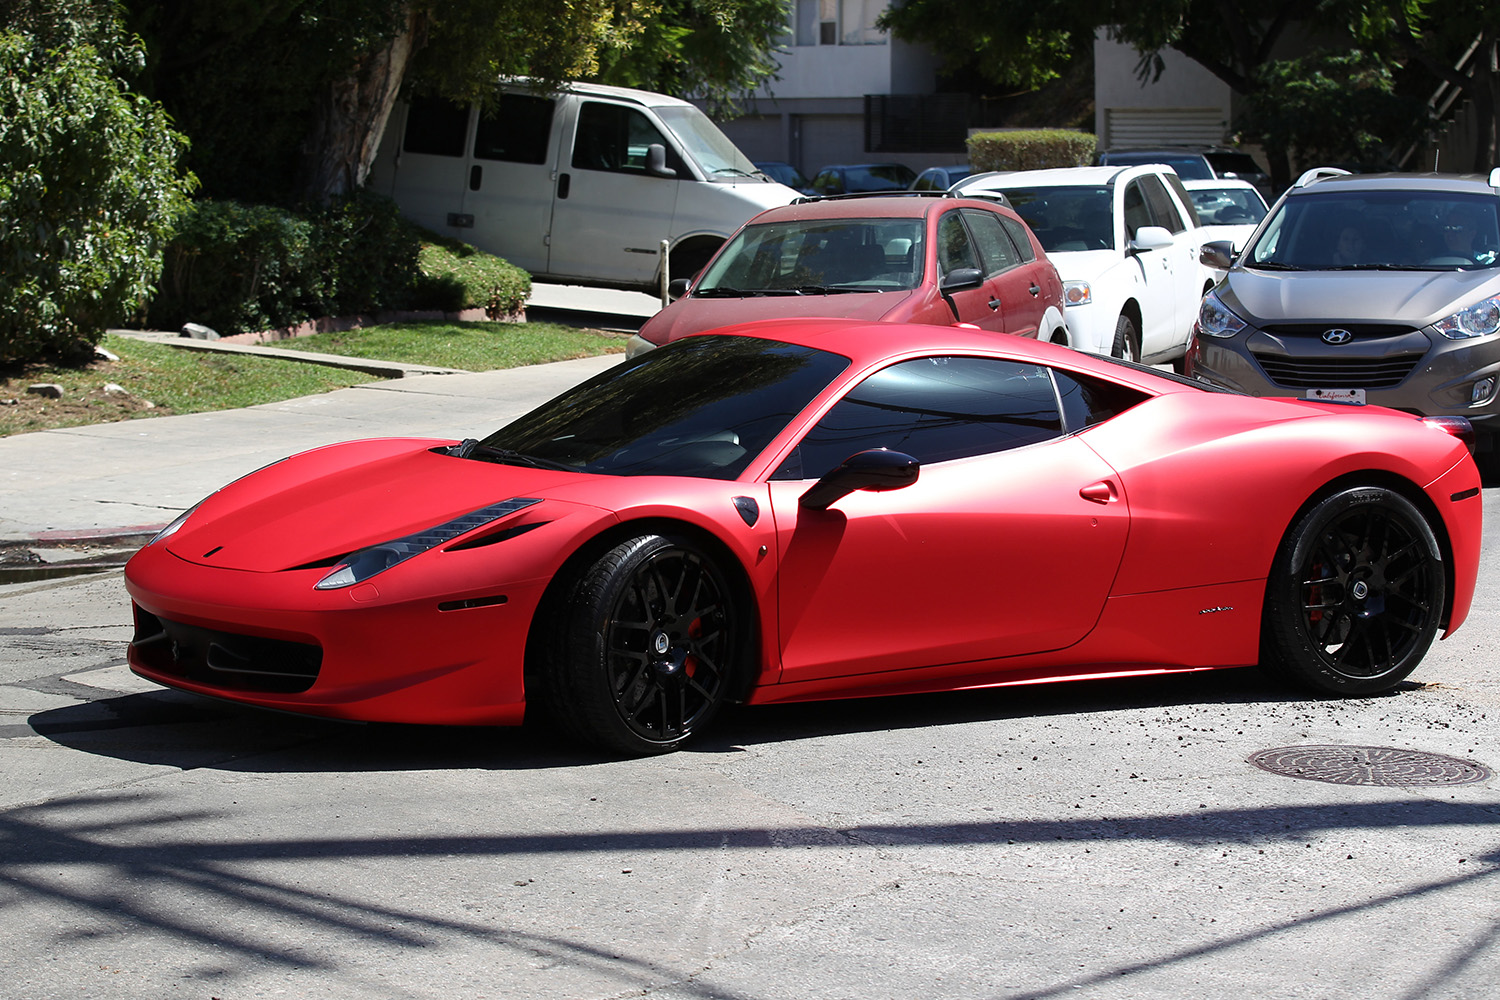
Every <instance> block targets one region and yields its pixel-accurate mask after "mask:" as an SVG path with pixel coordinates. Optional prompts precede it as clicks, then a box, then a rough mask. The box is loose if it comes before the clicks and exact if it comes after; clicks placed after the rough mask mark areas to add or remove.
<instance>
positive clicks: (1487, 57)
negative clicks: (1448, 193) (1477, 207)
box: [1469, 32, 1500, 174]
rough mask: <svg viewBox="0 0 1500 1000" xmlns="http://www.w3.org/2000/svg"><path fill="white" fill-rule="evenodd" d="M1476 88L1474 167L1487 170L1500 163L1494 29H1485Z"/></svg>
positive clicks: (1499, 74) (1498, 45) (1499, 75)
mask: <svg viewBox="0 0 1500 1000" xmlns="http://www.w3.org/2000/svg"><path fill="white" fill-rule="evenodd" d="M1474 55H1475V60H1476V61H1475V64H1474V73H1473V77H1472V79H1473V81H1474V84H1473V91H1472V92H1471V93H1470V95H1469V99H1470V100H1471V101H1472V102H1473V108H1474V117H1475V122H1476V124H1477V125H1478V131H1479V134H1478V136H1477V137H1476V139H1477V141H1476V142H1475V143H1474V163H1473V166H1472V167H1471V168H1470V169H1472V170H1473V171H1474V172H1475V173H1478V174H1487V173H1489V172H1490V170H1491V169H1493V168H1494V167H1496V166H1500V150H1497V149H1496V146H1497V143H1496V141H1495V140H1496V130H1497V124H1500V123H1497V118H1500V41H1497V40H1496V39H1495V38H1494V37H1493V36H1492V35H1491V33H1490V32H1485V38H1484V48H1483V49H1481V50H1480V51H1479V52H1476V53H1475V54H1474Z"/></svg>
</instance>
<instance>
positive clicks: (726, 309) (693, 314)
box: [641, 289, 921, 344]
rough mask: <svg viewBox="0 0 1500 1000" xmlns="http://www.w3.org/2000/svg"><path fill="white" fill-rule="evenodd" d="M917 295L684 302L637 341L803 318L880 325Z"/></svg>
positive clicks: (659, 318)
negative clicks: (773, 320) (848, 320)
mask: <svg viewBox="0 0 1500 1000" xmlns="http://www.w3.org/2000/svg"><path fill="white" fill-rule="evenodd" d="M920 294H921V291H920V289H909V290H906V291H895V292H840V293H838V294H834V295H761V296H749V297H746V298H742V299H721V298H697V297H695V296H691V295H688V296H684V297H683V298H680V299H678V300H677V301H676V302H673V303H672V304H671V305H669V306H667V308H665V309H663V310H662V311H661V312H659V313H657V314H656V315H655V316H653V317H651V318H650V319H649V320H647V321H646V322H645V324H644V325H642V327H641V336H643V337H645V338H646V339H647V340H650V341H651V342H652V343H654V344H665V343H667V342H668V341H672V340H676V339H677V338H679V337H686V336H688V335H689V334H694V333H702V332H703V331H704V330H712V329H714V328H716V327H720V326H728V325H730V324H733V323H749V322H751V321H753V320H758V319H793V318H797V317H802V316H816V317H820V318H833V319H838V318H844V319H864V320H872V321H878V320H881V319H884V318H885V317H886V316H888V315H890V314H891V313H893V312H895V311H896V310H898V309H900V308H901V307H902V306H903V305H905V304H906V303H907V302H909V301H910V300H911V299H913V298H914V297H916V296H918V295H920Z"/></svg>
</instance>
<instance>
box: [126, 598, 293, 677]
mask: <svg viewBox="0 0 1500 1000" xmlns="http://www.w3.org/2000/svg"><path fill="white" fill-rule="evenodd" d="M130 648H131V651H132V652H133V653H135V657H136V659H137V660H138V661H139V662H140V663H141V664H142V665H143V666H146V667H149V668H150V669H152V670H156V671H159V672H161V673H163V674H169V675H171V676H174V677H181V678H183V679H184V680H190V681H195V682H197V683H199V684H209V685H212V686H214V687H217V688H223V689H224V690H226V691H266V692H275V693H278V694H295V693H297V692H301V691H306V690H307V689H308V688H310V687H312V686H313V682H314V681H316V680H317V679H318V670H319V669H320V668H321V667H322V665H323V650H322V647H320V646H313V645H308V644H307V643H301V642H286V641H284V640H281V639H265V638H262V637H260V636H253V635H237V634H235V633H233V632H220V631H218V630H216V629H206V628H197V627H195V626H192V625H184V624H182V623H181V622H174V621H168V620H167V619H165V618H158V617H156V616H155V615H153V614H151V613H150V612H148V611H146V610H145V609H143V608H141V607H140V606H139V605H137V606H136V609H135V638H134V639H132V640H131V642H130Z"/></svg>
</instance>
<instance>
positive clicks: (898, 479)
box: [797, 448, 922, 510]
mask: <svg viewBox="0 0 1500 1000" xmlns="http://www.w3.org/2000/svg"><path fill="white" fill-rule="evenodd" d="M921 471H922V463H920V462H918V461H917V460H916V459H915V458H912V457H911V456H910V455H907V454H904V453H902V452H899V451H890V450H889V449H886V448H872V449H870V450H869V451H861V452H856V453H855V454H853V455H850V456H849V457H848V458H846V459H844V461H843V462H841V463H840V464H839V465H838V466H837V467H835V468H833V469H831V470H829V472H828V474H827V475H826V476H824V477H823V478H822V479H819V480H818V481H817V482H816V483H813V485H812V486H811V487H810V488H809V489H808V491H807V492H806V493H804V494H802V497H801V499H799V500H798V501H797V502H798V504H799V505H800V506H801V507H802V508H804V509H805V510H827V509H828V507H829V506H830V505H831V504H833V503H834V502H835V501H837V500H839V499H840V498H842V497H846V496H848V495H849V494H850V493H853V492H854V491H855V490H870V491H871V492H874V493H884V492H885V491H886V490H899V489H903V488H905V487H907V486H910V485H911V484H912V483H914V482H916V481H917V475H918V473H920V472H921Z"/></svg>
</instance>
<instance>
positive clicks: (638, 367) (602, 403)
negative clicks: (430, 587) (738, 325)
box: [466, 335, 849, 479]
mask: <svg viewBox="0 0 1500 1000" xmlns="http://www.w3.org/2000/svg"><path fill="white" fill-rule="evenodd" d="M848 365H849V359H848V358H846V357H843V356H842V355H838V354H831V353H829V352H827V351H819V350H816V349H814V348H811V347H798V346H796V345H793V344H783V343H778V342H775V341H769V340H760V339H757V338H754V337H723V336H712V335H711V336H703V337H686V338H684V339H682V340H679V341H677V342H675V343H672V344H668V345H667V346H666V347H663V348H661V349H659V350H655V351H648V352H647V353H645V354H642V355H640V356H639V357H637V358H635V359H634V360H633V361H627V362H624V363H623V364H620V365H617V366H615V367H614V368H611V369H610V370H608V371H606V372H603V373H601V374H599V375H596V376H595V377H593V378H591V379H589V380H588V381H587V382H584V383H583V384H582V385H579V386H577V387H575V388H574V389H572V390H570V391H568V392H566V393H564V394H563V395H561V396H559V397H557V398H556V399H554V400H552V401H551V402H548V403H544V404H542V405H541V406H540V407H538V408H537V409H535V410H532V411H531V412H530V413H528V414H526V415H525V416H523V417H521V418H519V419H517V420H516V421H514V422H513V423H510V424H508V425H506V426H505V427H502V428H500V430H498V431H496V432H495V433H493V434H491V435H490V436H489V437H487V438H485V439H484V440H483V441H481V442H479V444H478V446H477V447H474V448H472V449H471V450H469V451H468V452H466V454H467V455H468V456H469V457H472V458H474V459H478V460H486V461H500V462H513V463H516V464H523V465H546V466H561V467H563V468H568V469H575V470H577V471H579V472H592V473H603V474H605V475H614V476H695V477H699V478H704V479H733V478H735V477H736V476H738V475H739V474H740V473H741V472H743V471H744V469H745V467H746V466H747V465H749V464H750V461H751V460H752V459H753V458H755V456H756V455H758V454H760V452H761V451H762V450H763V449H764V448H765V447H766V445H768V444H770V443H771V439H772V438H774V437H775V436H776V435H777V434H779V433H781V430H782V428H784V427H786V425H787V423H788V422H789V421H790V420H791V419H792V418H793V417H795V416H796V415H797V414H798V413H800V412H802V410H803V409H804V408H805V407H806V406H807V404H808V403H810V402H812V400H813V398H814V397H815V396H817V395H818V393H820V392H822V391H823V390H824V389H825V388H827V387H828V384H829V383H830V382H832V381H833V380H834V378H836V377H837V376H838V374H839V373H840V372H841V371H843V370H844V369H845V368H846V367H848Z"/></svg>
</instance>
